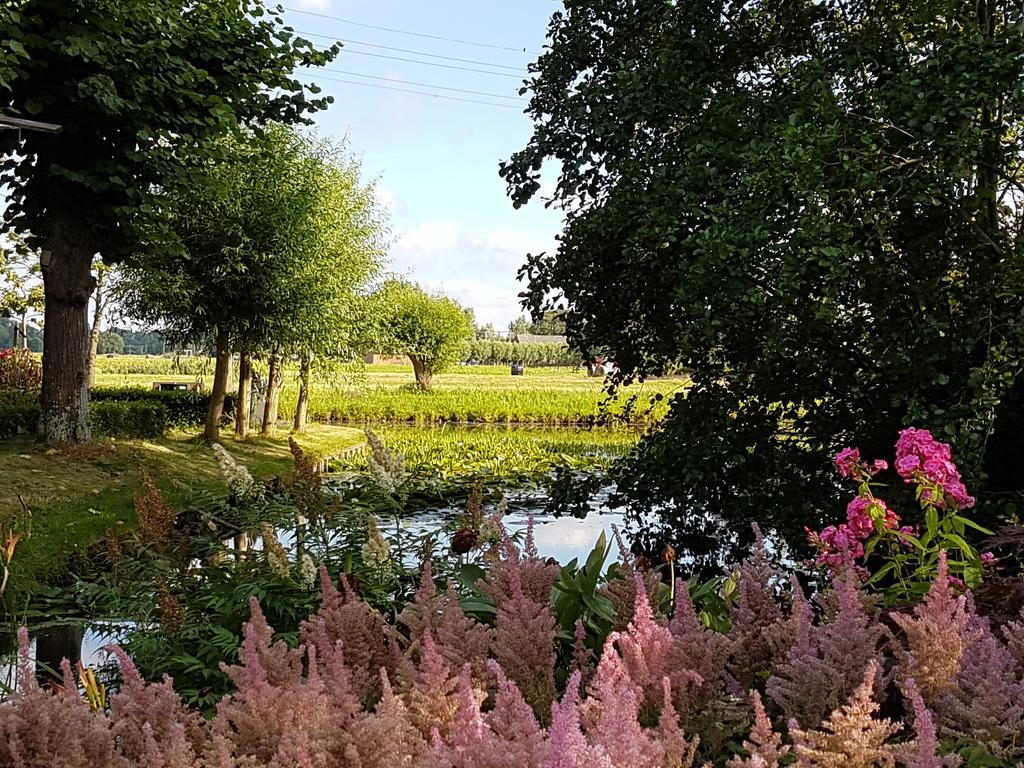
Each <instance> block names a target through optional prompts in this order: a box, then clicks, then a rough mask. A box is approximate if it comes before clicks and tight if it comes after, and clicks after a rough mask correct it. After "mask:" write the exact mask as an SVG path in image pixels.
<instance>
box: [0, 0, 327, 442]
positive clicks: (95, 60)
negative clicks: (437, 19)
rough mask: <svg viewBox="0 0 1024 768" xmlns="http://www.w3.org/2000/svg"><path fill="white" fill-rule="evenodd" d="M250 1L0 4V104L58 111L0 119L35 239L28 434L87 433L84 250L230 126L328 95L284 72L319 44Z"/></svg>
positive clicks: (153, 197)
mask: <svg viewBox="0 0 1024 768" xmlns="http://www.w3.org/2000/svg"><path fill="white" fill-rule="evenodd" d="M281 13H282V11H281V9H280V7H276V8H272V9H271V8H267V7H265V6H264V3H263V1H262V0H204V2H202V3H194V2H186V1H185V0H15V1H14V2H7V3H4V4H3V8H2V9H0V40H2V41H3V46H2V48H3V54H2V57H0V109H2V110H3V111H4V112H5V113H8V114H14V115H20V116H23V117H29V118H33V119H36V120H40V121H44V122H48V123H55V124H57V125H60V126H62V129H61V131H60V133H58V134H56V135H50V134H46V133H37V132H21V133H20V134H19V132H16V131H4V132H0V142H3V145H2V146H0V180H2V182H3V183H4V184H6V185H7V186H8V189H9V195H10V198H9V199H10V204H9V205H8V206H7V208H6V209H5V211H4V212H3V220H4V222H5V223H6V224H7V225H9V226H11V227H13V228H14V229H16V230H17V231H19V232H23V233H26V234H28V235H30V236H31V239H32V243H33V245H34V246H36V247H39V248H40V249H42V255H43V258H42V265H43V281H44V287H45V293H46V322H45V326H46V329H47V333H46V336H45V350H44V358H43V369H44V372H43V392H42V414H41V417H40V419H39V425H40V435H41V436H42V437H43V438H45V439H46V440H48V441H55V442H74V441H83V440H88V438H89V423H88V408H87V404H88V393H87V388H86V384H87V380H86V354H87V336H88V330H87V322H86V311H87V305H88V301H89V296H90V294H91V293H92V290H93V276H92V273H91V266H92V263H93V257H94V255H95V254H100V255H101V256H102V258H103V259H104V260H105V261H107V262H115V261H118V260H120V259H122V258H123V257H125V256H126V255H127V254H129V253H131V252H133V251H134V250H136V249H137V246H138V244H139V239H140V232H141V231H144V230H148V229H149V228H150V227H151V225H152V224H153V220H154V218H156V217H157V216H158V215H159V213H160V201H159V199H158V195H159V193H160V190H161V189H163V188H165V187H167V186H168V185H170V184H173V183H180V182H178V181H177V177H181V176H183V177H184V178H185V179H186V180H187V179H190V178H194V174H195V172H196V170H197V169H198V168H201V167H202V166H203V164H204V163H206V162H207V161H209V160H211V159H215V158H216V156H217V154H218V151H219V149H220V148H221V147H222V146H223V144H218V143H216V142H212V141H211V139H213V138H216V137H219V136H222V135H224V134H225V133H228V132H231V131H235V130H237V128H238V127H239V126H240V125H249V124H254V123H255V124H259V123H264V122H266V121H268V120H279V121H283V122H286V123H294V122H300V121H303V120H304V119H306V118H305V116H306V115H307V114H308V113H310V112H313V111H315V110H318V109H322V108H324V107H326V106H327V104H328V102H329V99H326V98H312V99H310V98H307V93H314V94H315V93H317V92H318V91H317V89H316V87H315V86H306V85H303V84H302V83H300V82H299V81H298V80H297V79H296V78H295V76H294V74H293V73H294V70H295V68H296V67H298V66H305V65H321V64H324V63H325V62H327V61H330V60H331V59H332V58H333V57H334V56H335V55H336V54H337V52H338V48H337V47H332V48H330V49H327V50H318V49H317V47H316V46H314V45H313V44H312V43H310V42H308V41H305V40H302V39H301V38H297V37H295V36H294V34H293V33H292V32H291V31H289V30H288V29H287V28H285V27H283V24H282V18H281Z"/></svg>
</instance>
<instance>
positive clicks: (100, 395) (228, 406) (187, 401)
mask: <svg viewBox="0 0 1024 768" xmlns="http://www.w3.org/2000/svg"><path fill="white" fill-rule="evenodd" d="M91 395H92V400H93V402H103V403H108V402H110V403H113V402H116V403H146V404H151V405H156V406H159V407H160V408H162V409H163V410H164V411H165V413H166V414H167V425H168V427H174V428H178V429H181V428H186V427H198V426H200V425H201V424H202V423H203V421H204V420H205V419H206V413H207V410H208V409H209V407H210V395H208V394H205V393H203V392H178V391H166V392H165V391H161V390H148V389H136V388H134V387H124V388H116V387H93V389H92V390H91ZM234 409H235V399H234V397H233V396H232V395H227V396H226V397H225V399H224V419H225V421H227V420H229V419H230V418H231V417H232V414H233V412H234Z"/></svg>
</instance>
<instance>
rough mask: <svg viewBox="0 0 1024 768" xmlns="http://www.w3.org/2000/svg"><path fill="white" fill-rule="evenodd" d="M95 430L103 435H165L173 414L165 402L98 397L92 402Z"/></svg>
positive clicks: (142, 436) (135, 436) (90, 410)
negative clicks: (103, 398) (102, 398)
mask: <svg viewBox="0 0 1024 768" xmlns="http://www.w3.org/2000/svg"><path fill="white" fill-rule="evenodd" d="M89 417H90V419H91V420H92V428H93V431H94V433H95V434H97V435H100V436H103V437H130V438H154V437H162V436H163V434H164V433H165V432H166V431H167V429H168V427H169V426H170V423H171V422H170V414H169V413H168V412H167V408H166V407H165V406H164V404H163V403H157V402H147V401H144V400H138V401H129V402H125V401H117V400H99V401H94V402H92V403H91V404H90V406H89Z"/></svg>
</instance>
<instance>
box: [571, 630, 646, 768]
mask: <svg viewBox="0 0 1024 768" xmlns="http://www.w3.org/2000/svg"><path fill="white" fill-rule="evenodd" d="M619 639H620V638H619V637H617V636H616V633H612V635H610V636H609V638H608V642H607V643H605V646H604V652H603V653H602V654H601V661H600V662H599V663H598V665H597V673H596V674H595V675H594V679H593V680H592V681H591V683H590V691H589V695H588V697H587V699H586V701H584V702H583V704H582V707H581V713H582V716H583V726H584V731H585V732H586V734H587V739H588V740H589V742H590V743H591V744H592V745H594V746H596V747H599V748H600V749H601V750H602V751H603V752H604V753H605V754H607V755H608V757H609V758H610V759H611V762H612V764H613V765H615V766H620V765H623V766H646V765H650V764H651V763H652V761H653V755H652V751H653V750H655V749H656V748H657V746H656V745H655V744H653V743H652V741H651V739H650V738H648V736H647V735H646V734H645V733H644V731H643V729H642V728H641V726H640V722H639V717H640V706H641V698H642V696H643V691H642V690H641V689H640V687H639V686H638V685H637V684H636V683H635V682H633V680H632V679H631V678H630V675H629V672H628V670H627V669H626V666H625V664H623V661H622V657H621V656H619V654H618V653H617V652H616V650H615V645H616V641H617V640H619ZM659 687H660V686H659Z"/></svg>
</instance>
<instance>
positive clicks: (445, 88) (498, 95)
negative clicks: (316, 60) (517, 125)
mask: <svg viewBox="0 0 1024 768" xmlns="http://www.w3.org/2000/svg"><path fill="white" fill-rule="evenodd" d="M323 71H324V72H335V73H337V74H339V75H351V76H353V77H365V78H368V79H370V80H384V81H385V82H388V83H404V84H405V85H418V86H421V87H423V88H437V89H439V90H442V91H453V92H455V93H471V94H473V95H475V96H493V97H494V98H497V99H512V100H513V101H527V99H524V98H523V97H522V96H508V95H506V94H503V93H488V92H487V91H473V90H468V89H466V88H452V87H451V86H447V85H435V84H434V83H416V82H413V81H412V80H400V79H398V78H396V77H380V76H378V75H365V74H363V73H362V72H349V71H347V70H344V69H329V68H327V67H324V69H323Z"/></svg>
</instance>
